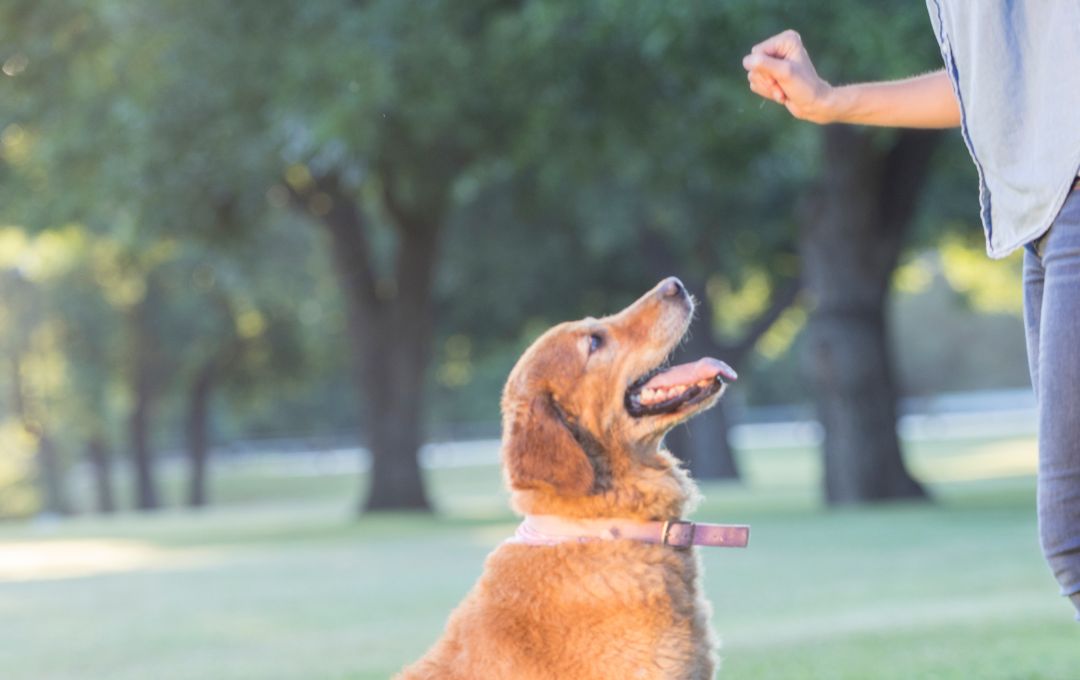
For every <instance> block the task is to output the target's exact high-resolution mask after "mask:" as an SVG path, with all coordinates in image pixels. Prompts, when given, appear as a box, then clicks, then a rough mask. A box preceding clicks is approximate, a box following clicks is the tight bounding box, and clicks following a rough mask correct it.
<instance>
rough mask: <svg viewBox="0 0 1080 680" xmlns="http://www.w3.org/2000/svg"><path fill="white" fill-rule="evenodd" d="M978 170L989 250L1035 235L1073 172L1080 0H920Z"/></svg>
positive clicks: (1000, 253) (1078, 156)
mask: <svg viewBox="0 0 1080 680" xmlns="http://www.w3.org/2000/svg"><path fill="white" fill-rule="evenodd" d="M926 6H927V9H928V10H929V12H930V22H931V23H932V24H933V26H934V34H935V35H936V36H937V40H938V44H939V45H940V46H941V56H942V58H943V59H944V61H945V70H946V72H947V73H948V74H949V76H950V77H951V78H952V82H953V87H954V89H955V91H956V96H957V99H958V100H959V101H960V113H961V120H962V123H961V125H962V132H963V135H964V141H965V142H966V143H967V147H968V151H970V152H971V157H972V159H973V160H974V161H975V166H976V167H977V168H978V170H979V203H980V206H981V208H982V210H981V214H982V222H983V227H984V228H985V230H986V252H987V253H988V254H989V255H990V257H993V258H1001V257H1005V256H1006V255H1008V254H1009V253H1011V252H1012V251H1014V250H1016V249H1017V248H1019V247H1020V246H1022V245H1024V244H1026V243H1028V242H1029V241H1031V240H1033V239H1035V238H1037V237H1038V236H1040V235H1042V234H1043V233H1044V232H1045V231H1046V230H1047V229H1048V228H1049V227H1050V224H1051V223H1052V222H1053V220H1054V217H1055V216H1056V215H1057V213H1058V211H1059V210H1060V209H1061V206H1062V204H1063V203H1064V202H1065V198H1066V196H1067V195H1068V193H1069V191H1070V189H1071V188H1072V184H1073V182H1074V181H1075V179H1076V174H1077V170H1078V169H1080V2H1078V0H926Z"/></svg>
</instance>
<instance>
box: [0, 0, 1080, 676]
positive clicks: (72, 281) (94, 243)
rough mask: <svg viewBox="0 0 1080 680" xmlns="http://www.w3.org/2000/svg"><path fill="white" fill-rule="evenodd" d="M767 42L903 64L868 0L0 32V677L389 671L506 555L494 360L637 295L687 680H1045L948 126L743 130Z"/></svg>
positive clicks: (1002, 286) (100, 18) (123, 13)
mask: <svg viewBox="0 0 1080 680" xmlns="http://www.w3.org/2000/svg"><path fill="white" fill-rule="evenodd" d="M789 27H794V28H797V29H798V30H799V31H800V32H801V33H802V35H803V39H804V42H805V43H806V44H807V46H808V48H809V50H810V52H811V54H812V55H813V56H814V59H815V63H816V64H817V65H818V69H819V71H820V72H821V74H822V75H823V77H825V78H827V79H829V80H831V81H832V82H838V83H842V82H853V81H858V80H865V79H882V78H892V77H902V76H906V75H911V74H915V73H920V72H924V71H927V70H931V69H936V68H940V65H941V57H940V54H939V52H938V49H937V44H936V42H935V40H934V36H933V34H932V31H931V28H930V24H929V21H928V18H927V16H926V10H925V7H923V6H922V5H921V4H919V3H893V2H884V1H880V0H879V1H873V0H865V1H860V2H855V1H850V2H849V1H846V0H845V1H844V2H831V3H797V2H780V1H769V0H756V1H749V0H747V1H743V0H722V1H720V0H711V1H709V2H698V1H695V0H687V1H684V2H649V3H635V2H627V1H625V0H578V1H576V2H564V1H558V0H467V1H461V0H459V1H458V2H444V1H442V0H389V1H381V0H368V1H364V0H352V1H349V2H346V1H344V0H341V1H338V0H320V2H291V1H287V0H274V1H272V2H256V1H254V0H240V1H235V2H229V3H223V2H210V1H202V0H183V1H181V0H153V1H127V0H95V1H93V2H65V1H64V0H47V1H42V0H34V1H23V0H7V1H6V2H4V3H2V4H0V62H2V69H0V70H2V73H0V357H2V361H0V518H3V520H4V521H2V522H0V621H5V622H7V623H5V624H4V626H3V632H2V633H0V667H3V668H4V669H5V671H4V676H5V677H7V678H87V677H94V678H144V677H157V678H196V677H198V678H208V677H209V678H301V677H302V678H313V677H319V678H322V677H326V678H369V677H370V678H385V677H388V676H389V675H390V674H391V673H392V672H394V671H395V670H397V669H398V668H400V666H401V665H402V664H403V663H405V662H406V661H409V660H411V659H413V658H415V657H417V656H419V654H420V653H422V652H423V650H424V649H425V648H426V647H427V645H429V644H430V643H431V642H432V641H434V639H435V637H436V636H437V634H438V632H439V630H440V629H441V627H442V624H443V621H444V620H445V616H446V614H447V613H448V612H449V611H450V609H451V608H452V607H453V605H454V604H455V603H456V602H457V601H458V600H459V599H460V597H461V596H462V595H463V594H464V593H465V592H466V591H467V589H468V587H469V586H470V584H471V583H472V582H473V580H474V579H475V578H476V576H477V575H478V574H479V573H480V570H481V565H482V560H483V556H484V555H485V554H486V553H487V552H488V551H489V550H490V549H491V548H492V547H493V546H494V545H495V544H497V543H498V542H499V541H500V540H502V539H503V538H505V537H506V536H507V535H509V533H510V532H511V531H512V528H513V524H514V518H513V517H512V515H511V514H510V512H509V509H508V508H507V506H506V495H505V492H504V491H503V489H502V485H501V481H500V478H499V469H498V436H499V412H498V401H499V392H500V389H501V386H502V381H503V380H504V379H505V377H506V375H507V373H508V372H509V370H510V367H511V366H512V365H513V362H514V361H515V360H516V358H517V356H518V355H519V354H520V352H521V351H522V350H523V349H524V348H525V347H526V346H527V345H528V343H529V342H530V341H531V340H532V339H533V338H535V337H536V336H537V335H538V334H539V333H540V332H542V331H543V330H545V329H546V328H547V327H548V326H550V325H552V324H554V323H556V322H559V321H563V320H566V319H572V318H580V317H583V316H587V315H592V316H599V315H602V314H606V313H610V312H614V311H617V310H618V309H620V308H621V307H622V306H624V305H625V304H627V303H628V302H630V301H631V300H633V299H635V298H636V297H637V296H639V295H640V294H642V293H643V292H644V291H645V290H647V289H648V288H650V287H651V286H653V285H654V284H655V283H656V282H657V281H658V280H659V279H660V278H662V277H663V276H666V275H669V274H675V275H678V276H679V277H680V278H681V279H682V280H683V282H684V283H685V284H686V285H687V287H688V288H689V290H690V291H691V292H692V293H693V294H694V295H695V296H696V297H697V298H698V300H699V301H700V303H701V304H700V307H699V314H698V319H697V321H696V324H695V326H694V329H693V332H692V335H691V336H690V339H689V340H688V342H686V343H685V345H684V347H683V348H682V350H681V352H682V353H684V354H685V356H686V357H690V358H696V357H697V356H701V355H712V356H717V357H719V358H722V359H724V360H725V361H727V362H728V363H730V364H731V365H733V366H734V367H735V368H736V370H738V371H739V374H740V376H741V377H740V380H739V382H738V383H737V384H736V385H734V386H733V388H732V389H730V390H729V391H728V396H727V397H726V398H725V400H724V401H723V402H722V403H721V404H720V406H718V407H717V408H716V409H714V410H713V411H711V412H709V413H708V414H706V415H704V416H701V417H699V418H698V419H696V420H695V421H693V423H692V424H691V425H689V426H687V427H682V428H680V429H678V430H676V431H674V432H672V433H671V435H669V438H668V444H669V446H670V447H671V448H672V450H673V451H674V452H675V453H676V454H678V455H679V456H680V457H681V458H683V459H684V460H685V461H686V464H687V465H688V466H689V468H690V469H691V470H692V472H693V473H694V475H695V476H696V477H697V478H698V479H699V480H701V482H702V487H703V491H704V492H705V495H706V498H707V500H706V503H705V504H704V505H703V507H702V508H701V509H700V510H699V511H698V513H697V515H696V517H697V518H699V519H703V520H712V521H731V522H750V523H753V524H754V532H755V537H754V543H753V545H752V547H751V549H750V550H749V551H747V552H745V553H741V554H733V553H723V554H718V553H717V552H715V551H713V552H709V553H707V554H705V555H704V559H705V564H706V570H707V579H706V581H707V588H708V589H709V594H710V597H711V599H712V600H713V602H714V606H715V609H716V615H715V617H714V618H715V621H714V624H715V625H716V627H717V628H718V629H719V630H720V632H721V634H722V635H723V637H724V638H725V640H726V644H725V652H724V655H725V657H726V662H725V669H726V671H725V676H726V677H747V678H766V677H768V678H773V677H775V678H804V677H806V678H810V677H821V678H849V677H850V678H867V677H875V678H878V677H881V678H886V677H895V678H910V677H935V678H937V677H956V678H971V677H979V678H998V677H1000V678H1076V677H1080V675H1078V672H1077V671H1076V668H1077V667H1078V666H1077V663H1078V662H1080V645H1078V644H1077V639H1076V632H1075V631H1076V628H1075V623H1074V622H1072V620H1071V615H1070V610H1069V607H1068V605H1067V603H1065V602H1063V601H1060V599H1059V598H1058V597H1057V595H1056V593H1057V590H1056V586H1055V584H1054V583H1053V580H1052V578H1051V577H1050V576H1049V573H1048V571H1047V569H1046V567H1045V566H1044V565H1043V563H1042V559H1041V555H1040V552H1039V548H1038V542H1037V532H1036V528H1035V518H1034V472H1035V467H1036V453H1035V441H1034V429H1035V418H1034V410H1033V408H1034V407H1033V399H1032V396H1031V394H1030V388H1029V383H1028V376H1027V364H1026V358H1025V354H1024V346H1023V342H1024V341H1023V328H1022V319H1021V302H1020V300H1021V294H1020V277H1019V270H1020V257H1019V256H1017V255H1014V256H1012V257H1010V258H1008V259H1006V260H1004V261H1000V262H995V261H991V260H989V259H988V258H987V257H986V256H985V254H984V250H983V248H984V246H983V235H982V230H981V227H980V225H979V222H978V215H977V206H978V197H977V179H976V176H975V170H974V167H973V165H972V163H971V161H970V159H969V157H968V155H967V152H966V150H965V148H964V145H963V142H962V140H961V137H960V135H959V133H957V132H956V131H949V132H912V131H893V130H873V129H865V128H854V127H843V126H831V127H828V128H821V127H817V126H814V125H810V124H805V123H800V122H798V121H795V120H793V119H791V117H790V116H789V115H788V114H787V113H786V112H785V111H783V110H782V109H781V108H779V107H777V106H775V105H773V104H771V103H768V102H763V101H762V100H760V99H759V98H757V97H756V96H755V95H753V94H752V93H750V91H749V89H748V87H747V83H746V78H745V74H744V71H743V69H742V68H741V66H740V61H741V58H742V56H743V55H744V54H746V53H747V52H748V51H749V49H750V47H751V46H752V45H753V44H754V43H756V42H758V41H759V40H761V39H763V38H765V37H767V36H768V35H771V34H772V33H775V32H778V31H780V30H783V29H785V28H789ZM15 622H17V623H15Z"/></svg>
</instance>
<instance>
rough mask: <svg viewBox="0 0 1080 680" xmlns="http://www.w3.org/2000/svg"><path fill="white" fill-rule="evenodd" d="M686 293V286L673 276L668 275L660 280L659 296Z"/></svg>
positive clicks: (678, 295)
mask: <svg viewBox="0 0 1080 680" xmlns="http://www.w3.org/2000/svg"><path fill="white" fill-rule="evenodd" d="M684 295H686V287H685V286H683V285H682V281H680V280H679V279H678V278H677V277H675V276H669V277H667V278H666V279H664V280H663V281H661V282H660V296H661V297H683V296H684Z"/></svg>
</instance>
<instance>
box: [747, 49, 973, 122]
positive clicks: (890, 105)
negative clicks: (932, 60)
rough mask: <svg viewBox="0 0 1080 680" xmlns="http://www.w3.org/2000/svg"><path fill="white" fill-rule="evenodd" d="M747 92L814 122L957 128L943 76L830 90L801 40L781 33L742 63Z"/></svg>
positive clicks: (949, 90) (946, 78) (941, 73)
mask: <svg viewBox="0 0 1080 680" xmlns="http://www.w3.org/2000/svg"><path fill="white" fill-rule="evenodd" d="M743 67H744V68H745V69H746V71H747V78H748V79H749V81H750V89H751V90H753V91H754V92H755V93H757V94H759V95H761V96H762V97H765V98H766V99H771V100H773V101H775V102H777V103H778V104H782V105H783V106H785V107H786V108H787V110H788V111H789V112H790V113H791V115H793V116H795V117H796V118H799V119H802V120H808V121H811V122H813V123H820V124H825V123H856V124H860V125H884V126H889V127H910V128H948V127H956V126H958V125H960V105H959V103H958V102H957V100H956V94H955V93H954V92H953V88H952V83H951V82H949V76H948V75H947V74H946V73H945V71H936V72H934V73H927V74H926V75H922V76H916V77H914V78H907V79H905V80H896V81H889V82H880V83H862V84H859V85H844V86H841V87H834V86H832V85H830V84H829V83H828V82H826V81H825V80H822V78H821V77H820V76H818V74H817V71H816V70H815V69H814V64H813V62H811V61H810V55H809V54H807V52H806V49H805V48H804V47H803V44H802V39H801V38H800V37H799V34H798V33H796V32H795V31H784V32H783V33H780V34H778V35H774V36H773V37H771V38H769V39H768V40H765V41H764V42H761V43H758V44H757V45H755V46H754V47H753V49H751V51H750V54H748V55H746V57H744V58H743Z"/></svg>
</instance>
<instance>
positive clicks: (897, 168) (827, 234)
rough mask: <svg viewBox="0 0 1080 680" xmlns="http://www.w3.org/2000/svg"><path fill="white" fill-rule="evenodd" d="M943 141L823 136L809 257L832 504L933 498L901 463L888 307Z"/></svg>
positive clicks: (843, 131)
mask: <svg viewBox="0 0 1080 680" xmlns="http://www.w3.org/2000/svg"><path fill="white" fill-rule="evenodd" d="M939 138H940V135H939V134H938V133H934V132H903V133H899V134H898V135H896V137H895V139H894V140H893V141H892V143H891V144H888V145H885V146H884V148H881V147H880V144H876V143H875V142H876V141H877V140H874V139H873V138H872V136H871V134H869V133H867V132H864V131H859V130H855V129H852V128H850V127H843V126H832V127H829V128H826V129H825V131H824V149H823V153H824V159H823V160H824V162H823V163H822V167H823V168H824V171H823V176H822V178H821V181H820V183H818V184H817V185H815V186H814V188H813V190H812V193H811V196H809V197H807V199H806V208H805V210H806V214H805V216H804V219H803V221H802V222H801V224H800V226H801V233H800V249H801V253H802V256H803V263H804V272H805V274H804V275H805V280H806V283H807V291H808V294H809V296H810V298H811V308H810V309H811V311H810V323H809V329H808V332H809V334H810V340H809V347H808V348H807V352H806V364H807V371H808V373H809V375H810V377H811V379H812V380H813V382H814V384H815V387H816V390H815V400H816V402H817V406H818V413H819V417H820V418H821V421H822V424H823V426H824V429H825V442H824V446H825V452H824V453H825V497H826V500H827V501H828V502H829V503H830V504H841V503H858V502H865V501H874V500H882V499H888V498H910V497H916V498H918V497H923V496H925V494H926V492H925V490H924V489H923V488H922V487H921V486H920V485H919V484H918V482H916V481H915V480H914V479H913V478H912V477H911V475H910V474H908V472H907V470H906V469H905V467H904V464H903V459H902V457H901V454H900V444H899V440H898V438H897V434H896V416H897V412H896V394H897V390H896V380H895V376H894V375H893V370H892V357H891V355H890V352H889V348H888V333H887V329H886V325H885V302H886V297H887V295H888V293H889V290H890V284H891V280H892V273H893V271H894V270H895V268H896V265H897V263H898V261H899V257H900V251H901V249H902V248H903V246H904V244H905V236H906V235H907V233H908V231H909V228H910V225H911V223H912V217H913V213H914V206H915V202H916V198H917V197H918V195H919V192H920V189H921V188H922V185H923V183H924V182H925V180H926V175H927V168H928V165H929V163H930V160H931V156H932V154H933V152H934V149H935V147H936V146H937V142H938V140H939Z"/></svg>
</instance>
